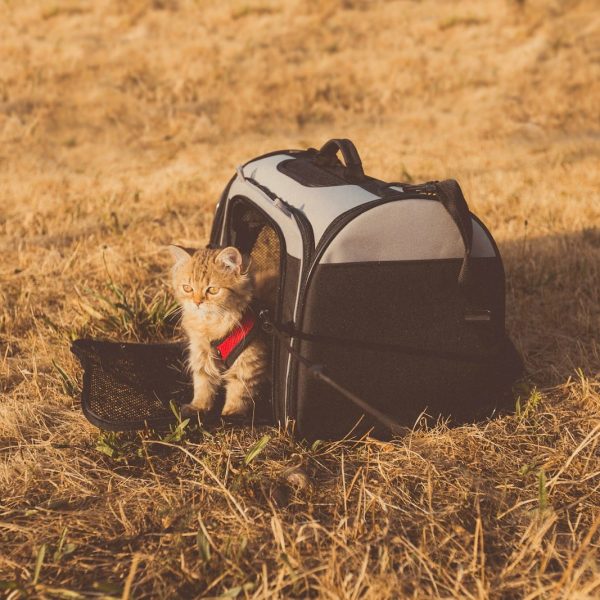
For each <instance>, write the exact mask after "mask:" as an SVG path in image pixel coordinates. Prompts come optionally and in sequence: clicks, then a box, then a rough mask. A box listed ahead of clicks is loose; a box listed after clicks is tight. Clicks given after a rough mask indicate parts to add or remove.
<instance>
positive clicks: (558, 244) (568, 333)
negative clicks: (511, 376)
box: [499, 227, 600, 386]
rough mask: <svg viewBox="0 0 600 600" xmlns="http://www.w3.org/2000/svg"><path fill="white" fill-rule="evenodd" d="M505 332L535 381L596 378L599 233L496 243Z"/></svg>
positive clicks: (593, 230) (599, 329) (599, 350)
mask: <svg viewBox="0 0 600 600" xmlns="http://www.w3.org/2000/svg"><path fill="white" fill-rule="evenodd" d="M499 246H500V252H501V253H502V257H503V260H504V268H505V270H506V284H507V285H506V315H507V319H506V322H507V328H508V332H509V334H510V336H511V338H512V339H513V341H514V342H515V344H516V346H517V348H518V350H519V351H520V352H521V354H522V355H523V358H524V360H525V367H526V369H527V371H528V373H529V375H530V376H531V378H532V379H533V381H534V382H535V383H536V384H538V385H541V386H552V385H557V384H559V383H564V381H565V380H566V379H567V378H568V377H569V376H572V375H573V374H574V372H575V370H576V369H581V370H582V372H583V374H584V375H586V376H588V377H597V376H598V375H599V374H600V228H598V227H591V228H588V229H585V230H582V231H581V232H579V233H573V234H569V235H549V236H543V237H537V238H530V239H528V238H523V239H519V240H511V241H506V242H503V243H500V244H499Z"/></svg>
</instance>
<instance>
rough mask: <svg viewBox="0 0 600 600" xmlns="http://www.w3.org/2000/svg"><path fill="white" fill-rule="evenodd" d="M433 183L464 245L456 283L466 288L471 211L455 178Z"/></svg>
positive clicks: (471, 239)
mask: <svg viewBox="0 0 600 600" xmlns="http://www.w3.org/2000/svg"><path fill="white" fill-rule="evenodd" d="M433 184H434V186H435V189H436V192H437V196H438V198H439V200H440V202H441V203H442V204H443V205H444V208H445V209H446V210H447V211H448V213H449V214H450V216H451V217H452V220H453V221H454V223H455V224H456V226H457V227H458V231H459V232H460V236H461V238H462V241H463V243H464V245H465V256H464V259H463V263H462V266H461V268H460V273H459V275H458V283H459V285H460V286H461V287H463V288H468V286H469V284H470V280H471V253H472V251H473V219H472V218H471V212H470V211H469V207H468V206H467V202H466V200H465V197H464V195H463V193H462V190H461V189H460V185H458V182H457V181H456V180H455V179H446V180H444V181H435V182H433Z"/></svg>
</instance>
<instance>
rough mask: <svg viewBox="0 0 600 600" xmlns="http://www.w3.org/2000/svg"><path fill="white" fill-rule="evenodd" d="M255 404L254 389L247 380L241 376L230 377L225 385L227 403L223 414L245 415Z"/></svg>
mask: <svg viewBox="0 0 600 600" xmlns="http://www.w3.org/2000/svg"><path fill="white" fill-rule="evenodd" d="M253 406H254V400H253V398H252V390H251V389H249V388H248V385H247V382H246V381H244V380H243V379H240V378H239V377H229V378H228V379H227V385H226V387H225V405H224V406H223V413H222V414H223V415H224V416H228V415H245V414H248V413H249V412H250V410H251V409H252V407H253Z"/></svg>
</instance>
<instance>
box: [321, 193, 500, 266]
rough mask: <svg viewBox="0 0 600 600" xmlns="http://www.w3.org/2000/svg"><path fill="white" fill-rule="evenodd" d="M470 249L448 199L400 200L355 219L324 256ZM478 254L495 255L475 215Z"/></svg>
mask: <svg viewBox="0 0 600 600" xmlns="http://www.w3.org/2000/svg"><path fill="white" fill-rule="evenodd" d="M464 252H465V250H464V245H463V242H462V238H461V237H460V233H459V231H458V228H457V227H456V225H455V224H454V221H453V220H452V218H451V217H450V215H449V214H448V212H447V211H446V209H445V208H444V207H443V206H442V204H440V203H439V202H436V201H433V200H400V201H398V202H389V203H387V204H382V205H380V206H376V207H375V208H372V209H370V210H368V211H366V212H365V213H363V214H362V215H360V216H358V217H356V218H355V219H353V220H352V221H350V223H348V225H347V226H346V227H345V228H344V229H343V230H342V231H340V233H339V234H338V235H337V237H336V238H335V239H334V240H333V241H332V242H331V244H330V245H329V247H328V248H327V250H326V251H325V253H324V255H323V258H322V259H321V262H322V263H348V262H371V261H395V260H427V259H438V258H462V257H463V256H464ZM472 256H475V257H493V256H495V253H494V248H493V246H492V244H491V243H490V240H489V238H488V236H487V234H486V233H485V231H484V230H483V229H482V228H481V226H480V225H479V224H478V223H476V222H475V221H473V252H472Z"/></svg>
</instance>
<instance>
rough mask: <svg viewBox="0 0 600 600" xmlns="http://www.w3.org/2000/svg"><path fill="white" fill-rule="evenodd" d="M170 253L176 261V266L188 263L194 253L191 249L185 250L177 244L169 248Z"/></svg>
mask: <svg viewBox="0 0 600 600" xmlns="http://www.w3.org/2000/svg"><path fill="white" fill-rule="evenodd" d="M169 251H170V252H171V256H172V257H173V260H174V261H175V264H176V265H178V264H180V263H184V262H187V261H188V260H190V258H191V257H192V254H193V253H194V251H193V250H191V249H190V248H184V247H183V246H176V245H175V244H171V245H170V246H169Z"/></svg>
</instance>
